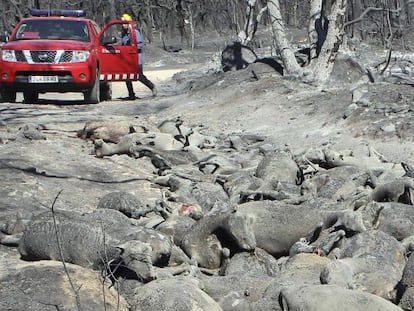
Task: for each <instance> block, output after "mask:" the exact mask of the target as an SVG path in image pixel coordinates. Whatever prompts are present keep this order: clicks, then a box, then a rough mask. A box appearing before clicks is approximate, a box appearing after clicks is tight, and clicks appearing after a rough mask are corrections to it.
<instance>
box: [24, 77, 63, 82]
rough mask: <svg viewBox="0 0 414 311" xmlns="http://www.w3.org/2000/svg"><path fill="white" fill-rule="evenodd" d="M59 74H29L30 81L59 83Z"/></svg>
mask: <svg viewBox="0 0 414 311" xmlns="http://www.w3.org/2000/svg"><path fill="white" fill-rule="evenodd" d="M58 82H59V77H58V76H29V83H58Z"/></svg>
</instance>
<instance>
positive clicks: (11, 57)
mask: <svg viewBox="0 0 414 311" xmlns="http://www.w3.org/2000/svg"><path fill="white" fill-rule="evenodd" d="M1 59H2V60H3V61H4V62H17V59H16V54H15V53H14V51H13V50H2V51H1Z"/></svg>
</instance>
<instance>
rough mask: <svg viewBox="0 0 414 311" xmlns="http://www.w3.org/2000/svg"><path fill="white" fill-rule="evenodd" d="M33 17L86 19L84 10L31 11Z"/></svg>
mask: <svg viewBox="0 0 414 311" xmlns="http://www.w3.org/2000/svg"><path fill="white" fill-rule="evenodd" d="M30 15H32V16H66V17H85V16H86V12H85V11H84V10H51V9H44V10H43V9H30Z"/></svg>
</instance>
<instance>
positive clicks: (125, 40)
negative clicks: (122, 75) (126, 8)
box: [121, 14, 157, 100]
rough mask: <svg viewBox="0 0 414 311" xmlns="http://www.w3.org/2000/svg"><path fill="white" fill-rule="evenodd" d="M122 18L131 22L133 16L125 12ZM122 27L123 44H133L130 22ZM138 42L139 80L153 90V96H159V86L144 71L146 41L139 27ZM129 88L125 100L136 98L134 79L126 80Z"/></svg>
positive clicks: (136, 30)
mask: <svg viewBox="0 0 414 311" xmlns="http://www.w3.org/2000/svg"><path fill="white" fill-rule="evenodd" d="M121 20H123V21H126V22H131V21H132V17H131V16H130V15H129V14H123V15H122V17H121ZM122 26H123V29H122V39H121V42H122V45H130V44H131V35H130V27H129V26H128V24H123V25H122ZM135 32H136V37H137V42H138V61H139V72H138V81H140V82H141V83H142V84H144V85H145V86H146V87H148V88H149V89H150V90H151V92H152V96H153V97H155V96H157V88H156V87H155V85H154V83H152V82H151V81H150V80H149V79H148V78H147V77H146V76H145V75H144V72H143V65H144V64H143V61H142V59H143V58H142V48H143V47H144V42H143V38H142V34H141V32H140V31H139V30H138V29H135ZM125 83H126V86H127V89H128V96H127V97H124V98H123V99H125V100H134V99H136V98H137V97H136V96H135V92H134V88H133V85H132V81H125Z"/></svg>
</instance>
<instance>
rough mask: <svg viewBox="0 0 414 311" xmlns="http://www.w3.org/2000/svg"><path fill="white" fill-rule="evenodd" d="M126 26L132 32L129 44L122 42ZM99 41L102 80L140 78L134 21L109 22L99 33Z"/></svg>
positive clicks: (132, 79)
mask: <svg viewBox="0 0 414 311" xmlns="http://www.w3.org/2000/svg"><path fill="white" fill-rule="evenodd" d="M123 25H125V26H123ZM125 28H126V29H128V30H129V33H130V34H131V40H130V42H129V44H128V45H123V44H122V35H123V33H124V31H125ZM97 42H98V43H97V50H98V58H99V65H100V80H101V81H126V80H131V81H136V80H138V48H137V38H136V33H135V28H134V24H133V22H128V23H125V22H124V21H118V20H117V21H111V22H109V23H108V24H106V25H105V26H104V28H103V29H102V31H101V32H100V33H99V35H98V37H97Z"/></svg>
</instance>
